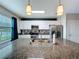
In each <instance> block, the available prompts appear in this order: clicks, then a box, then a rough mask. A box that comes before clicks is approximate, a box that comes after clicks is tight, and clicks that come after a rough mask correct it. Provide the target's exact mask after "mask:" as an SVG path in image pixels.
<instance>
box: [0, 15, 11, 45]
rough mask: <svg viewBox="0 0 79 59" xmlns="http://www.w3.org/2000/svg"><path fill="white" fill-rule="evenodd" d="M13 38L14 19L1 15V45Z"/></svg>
mask: <svg viewBox="0 0 79 59" xmlns="http://www.w3.org/2000/svg"><path fill="white" fill-rule="evenodd" d="M11 38H12V19H11V18H8V17H6V16H3V15H0V44H1V43H3V42H6V41H10V40H11Z"/></svg>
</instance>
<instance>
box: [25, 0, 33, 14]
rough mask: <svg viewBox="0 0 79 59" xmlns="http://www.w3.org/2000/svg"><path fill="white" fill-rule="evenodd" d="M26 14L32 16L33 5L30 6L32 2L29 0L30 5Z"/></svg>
mask: <svg viewBox="0 0 79 59" xmlns="http://www.w3.org/2000/svg"><path fill="white" fill-rule="evenodd" d="M26 13H27V15H29V16H30V15H32V5H31V4H30V0H28V4H27V6H26Z"/></svg>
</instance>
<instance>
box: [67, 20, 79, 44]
mask: <svg viewBox="0 0 79 59" xmlns="http://www.w3.org/2000/svg"><path fill="white" fill-rule="evenodd" d="M67 38H68V39H69V40H71V41H73V42H77V43H79V20H77V19H70V20H68V21H67Z"/></svg>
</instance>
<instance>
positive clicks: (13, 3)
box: [0, 0, 79, 18]
mask: <svg viewBox="0 0 79 59" xmlns="http://www.w3.org/2000/svg"><path fill="white" fill-rule="evenodd" d="M27 1H28V0H0V5H2V6H4V7H5V8H6V9H8V10H10V11H11V12H13V13H15V14H17V15H18V16H20V17H22V18H53V17H56V7H57V5H58V0H31V4H32V8H33V10H43V11H45V13H44V14H34V13H33V14H32V15H31V16H27V15H26V12H25V8H26V5H27V3H28V2H27ZM62 4H63V5H64V11H65V13H79V0H62Z"/></svg>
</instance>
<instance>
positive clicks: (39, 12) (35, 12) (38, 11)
mask: <svg viewBox="0 0 79 59" xmlns="http://www.w3.org/2000/svg"><path fill="white" fill-rule="evenodd" d="M32 13H45V11H32Z"/></svg>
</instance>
